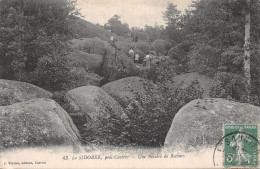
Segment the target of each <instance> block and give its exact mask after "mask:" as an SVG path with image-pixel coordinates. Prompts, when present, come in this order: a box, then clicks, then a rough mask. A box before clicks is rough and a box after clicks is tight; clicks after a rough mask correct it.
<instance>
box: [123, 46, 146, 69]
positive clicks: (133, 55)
mask: <svg viewBox="0 0 260 169" xmlns="http://www.w3.org/2000/svg"><path fill="white" fill-rule="evenodd" d="M128 56H129V57H131V59H133V61H134V63H139V64H143V66H148V64H147V63H150V62H151V55H150V53H149V52H147V53H146V55H145V57H144V58H143V57H141V56H140V55H139V53H138V52H134V50H133V48H130V50H129V55H128Z"/></svg>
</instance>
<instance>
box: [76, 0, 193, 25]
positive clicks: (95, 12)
mask: <svg viewBox="0 0 260 169" xmlns="http://www.w3.org/2000/svg"><path fill="white" fill-rule="evenodd" d="M167 2H170V3H173V4H175V5H177V9H178V10H180V11H185V9H188V7H189V6H190V5H191V3H192V0H77V3H78V6H77V7H78V8H80V9H81V13H82V15H84V19H85V20H87V21H89V22H92V23H94V24H97V23H98V24H100V25H104V24H105V23H106V22H107V21H108V20H109V19H110V18H112V17H113V16H114V15H115V14H117V15H119V16H121V21H122V22H126V23H128V25H129V26H130V28H131V27H139V28H144V26H145V25H149V26H154V25H155V23H157V24H158V25H165V21H164V20H163V18H162V12H163V11H165V10H166V7H167Z"/></svg>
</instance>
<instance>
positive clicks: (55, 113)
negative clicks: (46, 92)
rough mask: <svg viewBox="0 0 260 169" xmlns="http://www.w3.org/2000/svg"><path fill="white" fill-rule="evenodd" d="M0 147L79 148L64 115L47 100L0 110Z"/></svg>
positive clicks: (71, 124)
mask: <svg viewBox="0 0 260 169" xmlns="http://www.w3.org/2000/svg"><path fill="white" fill-rule="evenodd" d="M0 124H1V128H0V146H2V147H1V148H11V147H34V146H53V145H71V146H79V145H80V144H81V143H80V135H79V133H78V130H77V128H76V126H75V125H74V123H73V121H72V119H71V117H70V116H69V115H68V113H67V112H66V111H65V110H64V109H62V108H61V107H60V106H59V105H58V104H57V103H56V102H55V101H53V100H50V99H33V100H29V101H25V102H20V103H15V104H12V105H9V106H0Z"/></svg>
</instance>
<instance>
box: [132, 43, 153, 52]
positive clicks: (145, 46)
mask: <svg viewBox="0 0 260 169" xmlns="http://www.w3.org/2000/svg"><path fill="white" fill-rule="evenodd" d="M135 47H136V48H137V49H139V50H141V51H142V52H144V53H147V52H148V51H149V50H150V49H151V46H150V44H149V43H148V42H137V43H136V44H135Z"/></svg>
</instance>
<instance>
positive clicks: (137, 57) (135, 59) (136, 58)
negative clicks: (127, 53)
mask: <svg viewBox="0 0 260 169" xmlns="http://www.w3.org/2000/svg"><path fill="white" fill-rule="evenodd" d="M139 57H140V56H139V54H138V53H136V54H135V58H134V63H138V62H139Z"/></svg>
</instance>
